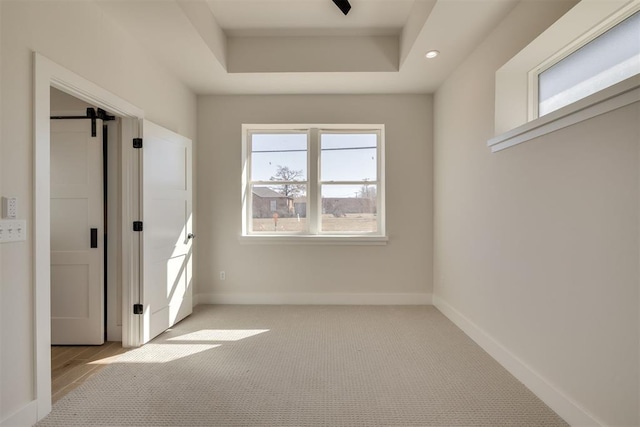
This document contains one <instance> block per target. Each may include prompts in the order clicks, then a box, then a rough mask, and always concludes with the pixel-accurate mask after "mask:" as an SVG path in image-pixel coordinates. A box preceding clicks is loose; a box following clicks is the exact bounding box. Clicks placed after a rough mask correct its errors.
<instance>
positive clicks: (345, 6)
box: [333, 0, 351, 15]
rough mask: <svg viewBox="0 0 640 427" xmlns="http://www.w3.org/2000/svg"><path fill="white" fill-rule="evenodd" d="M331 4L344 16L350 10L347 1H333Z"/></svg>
mask: <svg viewBox="0 0 640 427" xmlns="http://www.w3.org/2000/svg"><path fill="white" fill-rule="evenodd" d="M333 2H334V3H335V4H336V6H338V8H339V9H340V10H341V11H342V13H344V14H345V15H346V14H347V13H349V11H350V10H351V5H350V4H349V0H333Z"/></svg>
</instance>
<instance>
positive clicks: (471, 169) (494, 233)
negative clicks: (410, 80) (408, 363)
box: [434, 2, 640, 426]
mask: <svg viewBox="0 0 640 427" xmlns="http://www.w3.org/2000/svg"><path fill="white" fill-rule="evenodd" d="M554 8H555V9H554ZM562 8H563V6H562V5H559V4H557V5H554V4H553V3H551V2H524V3H521V4H520V5H519V6H518V7H517V8H516V9H514V11H513V12H512V14H511V15H509V16H508V17H507V18H506V19H505V20H504V21H503V23H502V24H501V25H499V26H498V27H497V28H496V29H495V31H494V32H493V33H492V34H491V35H490V36H489V37H488V38H487V39H486V40H485V41H484V42H483V43H482V44H481V45H480V46H479V47H478V48H477V50H476V51H475V52H474V53H473V54H472V55H471V56H470V57H469V58H468V59H467V60H466V61H465V62H464V63H463V64H462V65H461V66H460V67H459V68H458V69H457V70H456V72H455V73H454V74H453V75H452V76H451V77H450V78H449V79H448V80H447V81H446V83H445V84H444V85H443V86H442V87H441V88H440V89H439V90H438V91H437V93H436V95H435V104H434V109H435V121H434V125H435V136H434V141H435V142H434V144H435V145H434V152H435V156H434V159H435V160H434V163H435V165H436V167H435V178H434V179H435V188H434V191H435V202H434V203H435V214H434V216H435V222H434V223H435V227H434V228H435V248H436V251H435V258H434V260H435V261H434V269H435V275H434V295H435V300H436V303H437V304H438V306H440V307H442V308H443V311H445V312H448V313H449V314H454V315H455V316H454V317H456V316H457V319H458V320H461V319H462V320H463V322H462V323H466V325H467V326H469V329H470V330H472V331H475V334H476V336H477V337H482V336H483V334H486V335H484V338H482V340H484V342H485V344H486V343H490V342H491V340H495V343H497V346H502V349H501V351H504V352H505V353H510V354H511V356H513V357H514V359H512V361H516V362H517V359H519V361H520V362H522V363H523V364H524V365H519V366H520V368H523V369H524V370H525V371H526V369H527V367H528V368H530V369H531V371H533V373H534V374H538V375H540V376H541V377H542V378H543V379H544V380H546V382H547V384H546V386H548V387H550V388H551V389H553V390H554V391H555V392H558V395H559V396H562V397H563V398H567V399H568V400H566V401H563V399H557V400H556V403H558V405H556V407H554V409H556V410H558V411H559V412H560V414H561V415H563V414H564V415H565V416H567V414H571V413H572V410H571V408H569V406H571V405H570V403H571V402H570V401H573V403H575V404H576V407H579V408H581V409H582V415H584V417H582V418H581V415H580V414H578V415H576V416H575V417H573V418H572V419H569V418H567V419H568V421H572V422H575V423H578V424H581V423H582V422H580V421H579V420H588V419H589V417H591V418H592V419H593V420H596V421H598V422H601V423H605V424H607V425H620V426H631V425H638V424H640V419H639V408H638V405H639V403H638V402H639V400H640V395H639V369H638V368H639V362H640V359H639V351H638V344H639V343H638V338H639V323H640V322H639V310H638V306H639V304H638V301H639V299H638V283H639V275H638V267H639V263H638V260H639V255H640V254H639V235H638V231H639V225H640V224H639V219H640V218H639V209H638V204H639V202H640V198H639V190H640V186H639V182H638V180H639V173H638V169H639V163H638V161H639V157H638V156H639V144H640V126H639V123H640V105H639V103H635V104H632V105H630V106H627V107H624V108H621V109H619V110H616V111H613V112H611V113H608V114H605V115H602V116H600V117H596V118H594V119H591V120H588V121H586V122H582V123H580V124H577V125H574V126H571V127H568V128H565V129H562V130H560V131H556V132H554V133H552V134H549V135H546V136H544V137H540V138H538V139H535V140H532V141H529V142H527V143H525V144H521V145H518V146H515V147H511V148H509V149H507V150H505V151H501V152H498V153H496V154H492V153H491V152H490V150H489V149H488V148H487V146H486V141H487V139H489V138H490V137H492V136H493V126H494V113H493V112H494V88H495V85H494V77H495V71H496V70H497V69H498V68H499V67H500V66H502V65H503V64H504V63H505V62H506V61H507V60H508V59H509V58H510V57H511V56H513V55H514V54H515V53H517V52H518V51H519V50H520V49H521V48H522V47H524V46H525V45H526V44H527V43H528V42H529V41H530V40H531V39H533V38H534V37H535V36H536V35H537V33H539V32H540V31H541V30H543V29H544V27H545V26H547V25H549V24H550V23H551V22H553V20H554V19H555V18H556V17H557V16H558V14H559V13H561V12H562ZM495 343H494V344H495ZM516 365H517V363H516ZM534 376H535V375H534ZM543 389H544V387H543ZM552 394H553V393H550V394H548V396H547V397H549V396H551V397H553V396H552ZM551 400H553V399H551ZM574 409H575V408H574ZM578 412H579V411H578ZM574 415H575V414H574Z"/></svg>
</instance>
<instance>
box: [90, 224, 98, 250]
mask: <svg viewBox="0 0 640 427" xmlns="http://www.w3.org/2000/svg"><path fill="white" fill-rule="evenodd" d="M97 247H98V229H97V228H92V229H91V248H92V249H94V248H97Z"/></svg>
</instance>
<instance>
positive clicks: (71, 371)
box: [50, 87, 123, 402]
mask: <svg viewBox="0 0 640 427" xmlns="http://www.w3.org/2000/svg"><path fill="white" fill-rule="evenodd" d="M50 99H51V102H50V109H51V122H50V158H51V164H50V167H51V173H50V174H51V189H50V191H51V196H50V202H51V205H50V206H51V277H50V283H51V344H52V348H51V382H52V391H51V393H52V402H56V401H57V400H58V399H60V398H61V397H63V396H64V395H65V394H67V393H68V392H69V391H71V390H72V389H74V388H75V387H76V386H77V385H79V384H80V383H81V382H83V381H84V380H86V379H87V378H88V377H89V376H90V375H92V374H93V373H95V372H97V370H98V368H99V367H102V366H104V365H103V364H95V363H92V362H96V361H98V360H101V359H105V358H109V357H111V356H114V355H116V354H119V353H120V352H122V351H123V350H122V343H121V341H122V282H121V280H120V278H119V277H118V274H117V271H118V267H119V259H120V245H119V239H118V236H119V234H120V232H121V231H120V224H119V222H118V215H117V213H118V209H121V201H120V192H119V189H118V170H119V168H118V158H119V151H120V150H119V148H120V146H121V144H120V141H119V140H118V139H119V134H120V132H119V130H120V129H119V127H120V120H119V119H118V118H116V117H115V116H114V115H111V114H109V113H107V112H106V111H105V110H103V109H101V108H99V107H94V106H92V105H90V104H89V103H86V102H84V101H82V100H80V99H78V98H76V97H73V96H71V95H69V94H67V93H65V92H63V91H61V90H58V89H55V88H53V87H52V88H51V93H50Z"/></svg>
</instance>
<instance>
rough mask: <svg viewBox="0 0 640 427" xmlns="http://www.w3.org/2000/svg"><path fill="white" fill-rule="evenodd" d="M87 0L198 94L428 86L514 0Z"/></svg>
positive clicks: (472, 45) (399, 89) (439, 78)
mask: <svg viewBox="0 0 640 427" xmlns="http://www.w3.org/2000/svg"><path fill="white" fill-rule="evenodd" d="M95 1H96V2H97V3H98V4H99V5H100V7H101V8H102V10H104V12H105V15H106V16H107V17H111V18H112V19H114V20H115V21H117V22H118V24H119V25H120V26H122V27H123V28H124V29H125V31H127V32H129V33H130V34H131V35H132V36H133V37H134V38H136V39H137V40H138V41H139V42H140V43H141V44H142V46H143V47H144V48H145V50H147V51H148V52H149V54H150V55H151V56H153V57H154V58H155V59H156V60H157V61H158V62H160V63H161V64H163V65H164V66H165V68H167V70H168V71H169V72H170V73H172V74H174V75H175V76H177V77H178V78H179V79H180V80H182V81H183V82H184V83H185V84H186V85H187V86H188V87H189V88H191V89H192V90H193V91H194V92H196V93H197V94H342V93H349V94H369V93H372V94H384V93H431V92H433V91H435V90H436V89H437V87H438V86H439V85H440V84H441V83H442V82H443V81H444V79H445V78H446V77H447V76H448V75H449V74H450V73H452V72H453V71H454V70H455V68H456V67H457V66H458V65H459V64H460V63H461V62H462V61H463V60H464V58H465V57H466V56H467V55H469V54H470V53H471V52H472V51H473V49H474V48H475V47H476V46H477V45H478V43H480V42H481V41H482V40H483V39H484V37H485V36H486V35H487V34H488V33H489V32H490V31H491V30H492V29H493V28H494V27H495V26H496V25H497V23H498V22H500V21H501V20H502V19H503V18H504V17H505V16H506V14H507V13H509V11H510V10H511V9H512V8H513V7H514V6H515V4H516V3H517V1H518V0H350V2H351V5H352V9H351V11H350V12H349V14H348V15H346V16H345V15H343V14H342V12H340V10H339V9H338V8H337V7H336V6H335V5H334V4H333V2H332V1H331V0H128V1H119V0H95ZM432 49H437V50H439V51H440V55H439V56H438V57H437V58H435V59H431V60H427V59H426V58H425V57H424V54H425V53H426V52H427V51H429V50H432Z"/></svg>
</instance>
